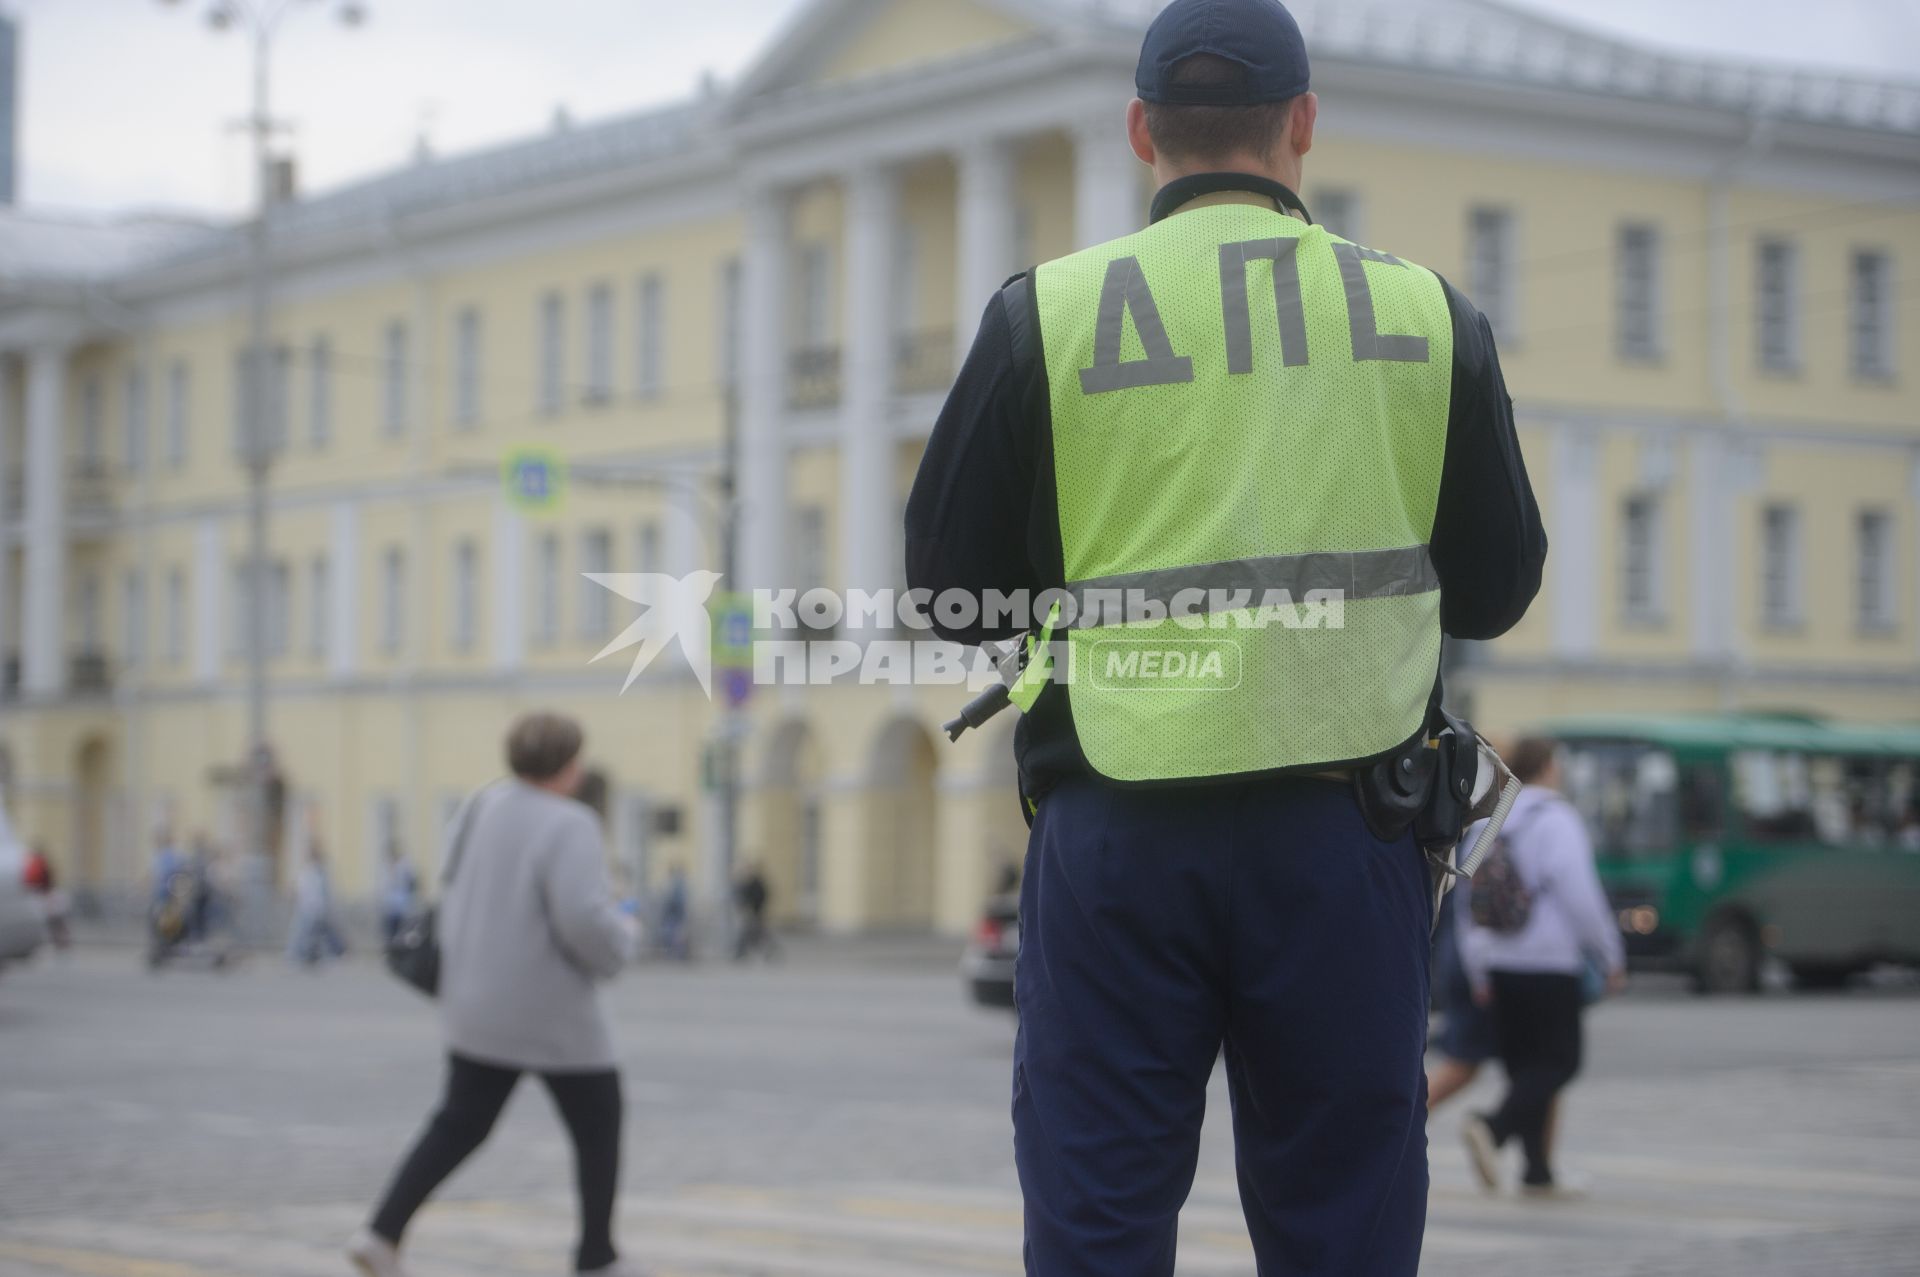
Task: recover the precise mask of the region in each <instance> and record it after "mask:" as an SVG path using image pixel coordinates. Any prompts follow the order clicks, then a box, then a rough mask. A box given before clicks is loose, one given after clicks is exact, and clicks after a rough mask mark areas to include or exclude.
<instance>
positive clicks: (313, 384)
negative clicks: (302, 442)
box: [307, 337, 333, 452]
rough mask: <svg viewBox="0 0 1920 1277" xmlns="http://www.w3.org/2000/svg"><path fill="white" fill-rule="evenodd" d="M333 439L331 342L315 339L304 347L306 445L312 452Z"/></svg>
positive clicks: (317, 450) (322, 338)
mask: <svg viewBox="0 0 1920 1277" xmlns="http://www.w3.org/2000/svg"><path fill="white" fill-rule="evenodd" d="M332 439H333V343H332V342H331V341H329V340H327V339H326V338H325V337H315V338H314V339H313V344H312V345H311V346H309V347H308V348H307V446H308V447H310V448H312V449H313V450H314V451H315V452H319V451H320V450H321V449H323V448H325V447H326V446H327V444H328V443H329V442H331V441H332Z"/></svg>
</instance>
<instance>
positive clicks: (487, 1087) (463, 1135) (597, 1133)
mask: <svg viewBox="0 0 1920 1277" xmlns="http://www.w3.org/2000/svg"><path fill="white" fill-rule="evenodd" d="M519 1080H520V1070H518V1069H510V1068H502V1067H500V1066H498V1065H493V1064H482V1063H480V1062H479V1061H478V1060H469V1059H466V1058H464V1057H462V1056H458V1055H448V1056H447V1090H446V1094H445V1095H444V1096H443V1097H442V1098H441V1100H440V1107H439V1108H438V1109H437V1110H436V1111H435V1112H434V1115H433V1118H432V1119H431V1120H430V1121H429V1122H428V1123H427V1129H426V1130H424V1131H422V1132H421V1133H420V1138H419V1139H417V1140H416V1141H414V1145H413V1150H412V1151H411V1152H409V1153H408V1154H407V1157H406V1160H405V1161H403V1162H401V1163H400V1169H399V1170H398V1171H397V1172H396V1173H395V1174H394V1177H393V1183H392V1184H391V1185H390V1186H389V1187H388V1189H387V1195H386V1197H385V1198H384V1199H383V1200H382V1201H381V1203H380V1209H379V1210H378V1211H377V1212H375V1214H374V1217H373V1224H372V1228H373V1231H374V1232H375V1233H377V1234H379V1235H380V1236H381V1237H384V1238H386V1239H387V1240H388V1241H390V1242H392V1243H393V1244H394V1245H396V1246H398V1245H399V1244H400V1235H401V1234H402V1233H404V1232H405V1231H406V1229H407V1222H408V1221H409V1220H411V1219H412V1218H413V1216H414V1212H415V1211H418V1210H419V1209H420V1206H421V1204H422V1203H423V1202H425V1201H426V1200H427V1198H428V1197H429V1196H430V1195H431V1194H432V1193H433V1191H434V1190H435V1189H436V1188H438V1187H440V1185H441V1183H442V1182H443V1181H445V1179H446V1178H447V1176H449V1175H451V1174H453V1172H454V1170H455V1168H457V1167H458V1166H459V1165H460V1163H462V1162H464V1161H466V1160H467V1158H468V1157H469V1156H471V1155H472V1153H473V1151H474V1150H475V1149H477V1148H479V1147H480V1145H481V1144H482V1143H483V1142H485V1140H486V1138H487V1134H488V1132H490V1131H492V1130H493V1123H494V1120H495V1119H496V1118H498V1117H499V1116H500V1110H501V1109H502V1108H504V1107H506V1103H507V1097H508V1096H510V1095H512V1094H513V1088H514V1084H515V1083H517V1082H518V1081H519ZM540 1080H541V1081H542V1082H544V1083H546V1087H547V1093H548V1094H549V1095H551V1096H552V1097H553V1103H554V1107H556V1108H557V1109H559V1110H560V1118H561V1120H562V1121H564V1122H565V1123H566V1125H567V1134H568V1135H570V1136H571V1137H572V1138H573V1166H574V1181H575V1186H576V1187H577V1188H578V1189H579V1192H580V1247H579V1249H578V1251H577V1252H576V1253H575V1257H574V1267H576V1268H579V1269H594V1268H604V1267H606V1266H607V1265H608V1264H611V1263H612V1262H613V1261H614V1259H615V1258H616V1255H615V1253H614V1249H613V1198H614V1190H615V1187H616V1185H617V1183H618V1181H619V1178H620V1075H619V1074H618V1073H616V1072H614V1071H613V1070H612V1069H607V1070H605V1071H603V1072H597V1073H542V1074H541V1075H540Z"/></svg>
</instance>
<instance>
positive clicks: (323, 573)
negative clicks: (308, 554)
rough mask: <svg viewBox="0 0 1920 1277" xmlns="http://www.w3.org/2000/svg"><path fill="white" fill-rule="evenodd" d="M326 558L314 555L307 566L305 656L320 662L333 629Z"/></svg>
mask: <svg viewBox="0 0 1920 1277" xmlns="http://www.w3.org/2000/svg"><path fill="white" fill-rule="evenodd" d="M330 578H331V574H330V573H329V572H328V571H327V556H326V555H324V554H316V555H314V556H313V559H312V561H311V562H310V563H308V564H307V654H308V655H309V656H312V657H313V658H314V659H315V660H321V659H324V658H325V657H326V654H327V647H328V643H327V639H328V637H329V633H328V632H329V631H330V630H331V629H332V628H333V595H332V589H333V586H332V581H331V579H330Z"/></svg>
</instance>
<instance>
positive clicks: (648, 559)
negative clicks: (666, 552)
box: [635, 519, 664, 572]
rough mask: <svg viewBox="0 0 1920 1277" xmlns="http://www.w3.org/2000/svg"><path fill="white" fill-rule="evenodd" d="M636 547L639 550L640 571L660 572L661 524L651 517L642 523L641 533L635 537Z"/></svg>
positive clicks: (661, 569)
mask: <svg viewBox="0 0 1920 1277" xmlns="http://www.w3.org/2000/svg"><path fill="white" fill-rule="evenodd" d="M635 549H637V550H638V551H639V555H640V558H639V563H640V571H642V572H660V571H663V570H664V569H663V568H662V566H661V551H660V525H659V524H657V523H655V522H654V521H653V520H651V519H649V520H647V521H646V522H645V523H643V524H641V525H640V534H639V536H638V537H637V538H635Z"/></svg>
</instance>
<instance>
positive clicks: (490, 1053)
mask: <svg viewBox="0 0 1920 1277" xmlns="http://www.w3.org/2000/svg"><path fill="white" fill-rule="evenodd" d="M467 802H468V806H469V808H470V809H471V810H469V811H464V812H462V814H461V816H460V818H459V819H458V820H456V822H455V826H454V828H455V829H456V831H457V830H459V829H460V826H461V823H462V822H465V823H466V825H467V828H466V831H465V838H464V845H463V846H462V847H461V849H460V851H459V857H458V861H457V863H455V864H453V865H452V868H453V880H452V882H451V883H449V884H448V885H447V887H446V889H445V892H444V898H443V900H442V902H441V906H440V918H439V924H440V953H441V967H440V1012H441V1019H442V1022H443V1024H444V1026H445V1029H446V1039H447V1048H448V1050H450V1051H452V1052H454V1053H455V1054H458V1055H464V1056H468V1057H470V1058H473V1059H476V1060H481V1061H485V1062H488V1063H493V1064H503V1065H508V1066H511V1067H516V1068H523V1069H533V1070H538V1071H541V1072H588V1071H593V1070H599V1069H609V1068H612V1067H614V1054H613V1037H612V1035H611V1034H610V1033H609V1032H608V1031H607V1021H606V1016H605V1015H604V1014H603V1013H602V1011H601V1007H600V999H599V994H598V991H597V990H596V988H595V985H596V984H597V983H598V982H599V981H602V980H609V979H612V978H613V977H614V976H615V975H617V974H619V971H620V968H621V967H622V966H624V965H625V964H626V963H627V961H628V960H629V959H631V957H632V956H633V949H634V942H635V927H634V924H633V921H632V920H631V919H630V918H628V917H627V916H626V915H625V914H623V913H621V912H620V909H619V907H618V906H617V905H616V904H615V903H614V899H613V892H612V891H611V889H610V888H609V886H608V883H607V868H606V851H605V848H604V846H603V844H602V841H601V837H600V825H599V822H598V821H597V820H596V819H595V818H594V815H593V813H592V812H591V811H589V810H588V809H587V808H586V807H584V806H582V805H581V804H579V803H576V802H574V801H572V800H571V799H567V798H562V797H560V796H558V795H556V794H551V793H548V792H547V791H545V790H541V789H536V788H535V787H533V786H532V785H529V784H526V783H525V782H523V781H519V780H508V781H504V782H502V783H500V784H497V785H493V786H490V787H488V788H486V789H483V790H481V791H480V792H479V793H478V794H476V795H475V796H474V797H472V798H469V799H468V800H467ZM458 837H459V835H458V834H456V839H457V838H458ZM449 850H450V852H451V849H449Z"/></svg>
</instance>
